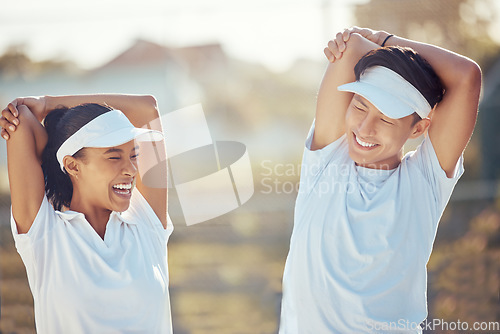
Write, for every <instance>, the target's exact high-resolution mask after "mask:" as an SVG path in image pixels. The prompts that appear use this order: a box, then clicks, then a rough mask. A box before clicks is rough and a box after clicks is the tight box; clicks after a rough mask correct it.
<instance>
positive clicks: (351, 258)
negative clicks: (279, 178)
mask: <svg viewBox="0 0 500 334" xmlns="http://www.w3.org/2000/svg"><path fill="white" fill-rule="evenodd" d="M313 131H314V125H313V128H312V129H311V132H310V133H309V136H308V139H307V141H306V149H305V151H304V156H303V161H302V170H301V182H300V189H299V194H298V196H297V201H296V207H295V222H294V228H293V233H292V237H291V241H290V251H289V253H288V257H287V261H286V266H285V272H284V277H283V301H282V310H281V323H280V333H281V334H295V333H298V334H306V333H311V334H323V333H341V334H345V333H374V332H383V333H387V332H389V331H390V330H396V331H395V332H405V331H406V332H410V333H413V332H420V328H419V324H420V323H421V322H422V321H423V320H424V319H425V318H426V317H427V293H426V292H427V270H426V265H427V261H428V260H429V256H430V254H431V251H432V245H433V242H434V238H435V235H436V230H437V226H438V222H439V220H440V218H441V215H442V213H443V211H444V208H445V206H446V204H447V203H448V200H449V198H450V196H451V193H452V191H453V188H454V186H455V184H456V182H457V181H458V179H459V178H460V176H461V175H462V173H463V158H462V157H461V158H460V160H459V162H458V163H457V167H456V169H455V170H456V172H455V175H454V176H453V178H448V177H447V176H446V174H445V172H444V171H443V170H442V168H441V167H440V165H439V161H438V159H437V156H436V154H435V152H434V149H433V147H432V144H431V141H430V139H429V138H428V137H427V138H425V139H424V141H423V143H422V144H421V145H420V146H419V147H418V148H417V150H416V151H414V152H409V153H408V154H407V155H405V157H404V158H403V160H402V161H401V164H400V165H399V166H398V167H397V168H396V169H393V170H378V169H369V168H363V167H359V166H356V164H355V163H354V161H353V160H352V159H351V158H350V157H349V153H348V146H347V139H346V136H345V135H344V136H342V137H341V138H339V139H338V140H336V141H335V142H333V143H331V144H330V145H328V146H326V147H324V148H323V149H321V150H316V151H311V150H310V145H311V141H312V134H313Z"/></svg>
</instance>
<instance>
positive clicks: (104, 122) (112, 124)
mask: <svg viewBox="0 0 500 334" xmlns="http://www.w3.org/2000/svg"><path fill="white" fill-rule="evenodd" d="M134 139H135V140H137V141H159V140H162V139H163V134H162V133H161V132H160V131H156V130H149V129H140V128H136V127H134V126H133V125H132V123H130V121H129V120H128V118H127V116H125V115H124V114H123V113H122V112H121V111H120V110H110V111H108V112H106V113H104V114H102V115H100V116H98V117H96V118H94V119H93V120H91V121H90V122H88V123H87V124H85V125H84V126H82V127H81V128H80V129H79V130H78V131H76V132H75V133H74V134H73V135H71V136H70V137H69V138H68V139H66V141H65V142H64V143H63V144H62V145H61V147H59V149H58V150H57V153H56V157H57V161H58V162H59V164H60V165H61V169H62V171H63V172H64V164H63V158H64V157H65V156H67V155H73V154H75V153H76V152H78V151H79V150H80V149H82V148H84V147H113V146H119V145H122V144H125V143H127V142H129V141H131V140H134Z"/></svg>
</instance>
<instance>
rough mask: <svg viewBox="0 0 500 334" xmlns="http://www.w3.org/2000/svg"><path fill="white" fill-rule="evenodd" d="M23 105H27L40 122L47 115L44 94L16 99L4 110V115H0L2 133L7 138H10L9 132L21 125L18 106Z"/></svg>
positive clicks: (0, 133)
mask: <svg viewBox="0 0 500 334" xmlns="http://www.w3.org/2000/svg"><path fill="white" fill-rule="evenodd" d="M21 105H24V106H27V107H28V109H29V110H30V111H31V112H32V113H33V115H34V116H35V117H36V119H37V120H38V121H39V122H42V120H43V119H44V118H45V116H46V99H45V97H44V96H37V97H34V96H30V97H19V98H17V99H15V100H14V101H12V102H11V103H9V104H8V105H7V107H5V109H3V110H2V116H0V127H1V128H2V130H1V131H0V135H1V136H2V138H4V139H5V140H9V138H10V134H9V132H14V131H16V127H17V126H18V125H19V118H18V117H19V110H18V109H17V108H18V107H19V106H21Z"/></svg>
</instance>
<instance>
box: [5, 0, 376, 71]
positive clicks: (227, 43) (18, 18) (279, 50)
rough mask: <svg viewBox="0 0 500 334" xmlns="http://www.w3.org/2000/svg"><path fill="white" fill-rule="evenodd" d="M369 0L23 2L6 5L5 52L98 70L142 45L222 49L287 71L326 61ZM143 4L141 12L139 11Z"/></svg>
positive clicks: (89, 0)
mask: <svg viewBox="0 0 500 334" xmlns="http://www.w3.org/2000/svg"><path fill="white" fill-rule="evenodd" d="M362 2H366V0H252V1H249V0H212V1H209V2H207V1H202V0H183V1H180V0H170V1H168V2H167V1H161V2H160V1H152V0H145V1H141V2H139V1H133V0H122V1H119V2H118V1H98V0H88V1H85V2H83V1H78V2H76V1H63V0H46V1H43V2H42V1H36V0H20V1H12V2H8V3H4V4H2V12H1V13H0V19H1V21H0V22H1V23H0V27H1V29H2V34H1V36H0V52H3V51H5V50H6V48H7V47H8V46H9V45H12V44H24V45H25V46H26V51H27V52H28V53H29V55H30V56H31V57H33V58H34V59H36V60H42V59H48V58H59V59H67V60H73V61H75V62H76V63H77V64H78V65H79V66H81V67H84V68H92V67H95V66H98V65H100V64H102V63H103V62H106V61H107V60H109V59H110V58H112V57H113V56H115V55H116V54H118V53H119V52H120V51H122V50H124V49H126V48H127V47H128V46H130V45H131V44H132V43H133V41H134V40H135V39H136V38H143V39H147V40H151V41H153V42H157V43H161V44H165V45H167V46H172V47H176V46H189V45H196V44H204V43H212V42H219V43H221V44H222V46H223V48H224V50H225V51H226V52H227V53H228V54H229V55H231V56H233V57H236V58H240V59H244V60H248V61H253V62H262V63H264V64H265V65H267V66H268V67H270V68H272V69H276V70H282V69H286V68H287V67H288V66H289V65H290V64H291V62H293V61H294V60H295V59H297V58H311V59H321V57H322V50H323V47H324V45H325V43H326V41H327V40H328V39H329V38H331V36H332V35H333V34H334V33H335V32H336V31H338V30H340V29H342V28H344V27H346V26H349V25H351V24H352V15H351V10H350V9H351V8H352V6H353V4H356V3H362ZM139 3H140V5H139Z"/></svg>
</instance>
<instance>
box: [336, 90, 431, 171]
mask: <svg viewBox="0 0 500 334" xmlns="http://www.w3.org/2000/svg"><path fill="white" fill-rule="evenodd" d="M413 120H414V118H413V116H412V115H410V116H406V117H403V118H400V119H392V118H389V117H387V116H385V115H384V114H383V113H381V112H380V111H379V110H378V109H377V108H376V107H375V106H374V105H373V104H371V103H370V102H369V101H368V100H367V99H365V98H364V97H362V96H360V95H357V94H355V95H354V96H353V98H352V100H351V103H350V104H349V107H348V108H347V113H346V135H347V141H348V144H349V155H350V157H351V159H352V160H354V162H356V164H357V165H358V166H362V167H367V168H376V169H394V168H396V167H397V166H398V165H399V164H400V163H401V159H402V158H403V145H404V144H405V142H406V141H407V140H408V139H409V138H416V137H418V136H420V135H421V134H422V133H423V132H424V131H425V129H426V128H427V126H428V120H424V122H422V121H419V122H417V123H416V124H413ZM425 124H427V126H426V125H425Z"/></svg>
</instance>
